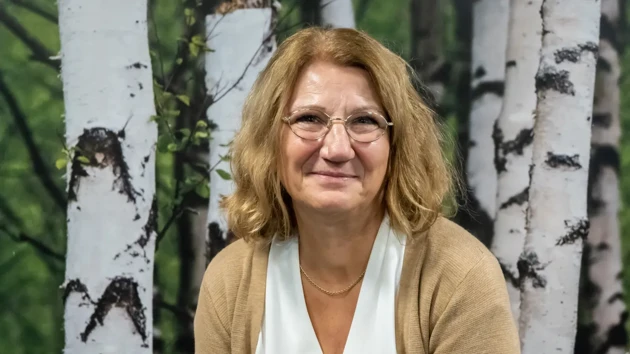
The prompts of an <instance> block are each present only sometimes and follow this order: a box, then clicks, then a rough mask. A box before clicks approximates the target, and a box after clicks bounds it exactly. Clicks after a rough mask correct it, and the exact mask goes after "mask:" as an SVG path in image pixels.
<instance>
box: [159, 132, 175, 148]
mask: <svg viewBox="0 0 630 354" xmlns="http://www.w3.org/2000/svg"><path fill="white" fill-rule="evenodd" d="M172 142H173V140H171V137H170V136H169V135H168V134H162V135H160V137H159V138H158V141H157V149H158V151H159V152H167V151H168V145H169V144H170V143H172Z"/></svg>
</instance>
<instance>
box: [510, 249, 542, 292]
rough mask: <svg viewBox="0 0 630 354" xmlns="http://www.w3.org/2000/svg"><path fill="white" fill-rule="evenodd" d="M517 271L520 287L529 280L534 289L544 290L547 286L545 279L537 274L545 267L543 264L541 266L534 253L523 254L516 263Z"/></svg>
mask: <svg viewBox="0 0 630 354" xmlns="http://www.w3.org/2000/svg"><path fill="white" fill-rule="evenodd" d="M516 265H517V267H518V271H519V275H520V278H519V282H520V283H521V285H522V284H523V283H524V282H525V281H526V280H527V279H528V278H529V279H531V280H532V286H533V287H534V288H545V287H546V286H547V279H545V277H544V276H542V275H540V274H538V272H540V271H542V270H544V269H545V267H547V265H545V264H541V263H540V261H539V260H538V255H537V254H536V253H534V252H527V251H525V252H523V253H522V254H521V256H520V257H519V259H518V262H517V263H516Z"/></svg>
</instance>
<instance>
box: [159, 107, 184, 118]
mask: <svg viewBox="0 0 630 354" xmlns="http://www.w3.org/2000/svg"><path fill="white" fill-rule="evenodd" d="M179 113H181V112H180V111H179V110H177V109H165V110H164V112H163V114H164V116H166V117H178V116H179Z"/></svg>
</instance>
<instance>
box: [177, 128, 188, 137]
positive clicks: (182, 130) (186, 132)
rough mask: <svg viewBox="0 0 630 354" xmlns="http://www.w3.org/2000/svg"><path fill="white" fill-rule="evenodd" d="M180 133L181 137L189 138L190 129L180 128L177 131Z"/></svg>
mask: <svg viewBox="0 0 630 354" xmlns="http://www.w3.org/2000/svg"><path fill="white" fill-rule="evenodd" d="M179 132H180V133H182V135H183V136H185V137H189V136H190V129H188V128H182V129H180V130H179Z"/></svg>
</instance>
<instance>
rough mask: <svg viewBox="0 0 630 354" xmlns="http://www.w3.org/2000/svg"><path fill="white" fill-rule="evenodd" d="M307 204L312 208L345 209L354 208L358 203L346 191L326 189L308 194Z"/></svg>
mask: <svg viewBox="0 0 630 354" xmlns="http://www.w3.org/2000/svg"><path fill="white" fill-rule="evenodd" d="M307 204H309V205H310V206H311V207H312V208H314V209H322V210H329V211H345V210H351V209H355V208H356V207H357V206H358V204H359V203H358V202H357V200H356V198H352V196H349V195H348V193H343V192H338V191H327V192H321V193H318V194H317V195H313V196H309V198H307Z"/></svg>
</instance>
